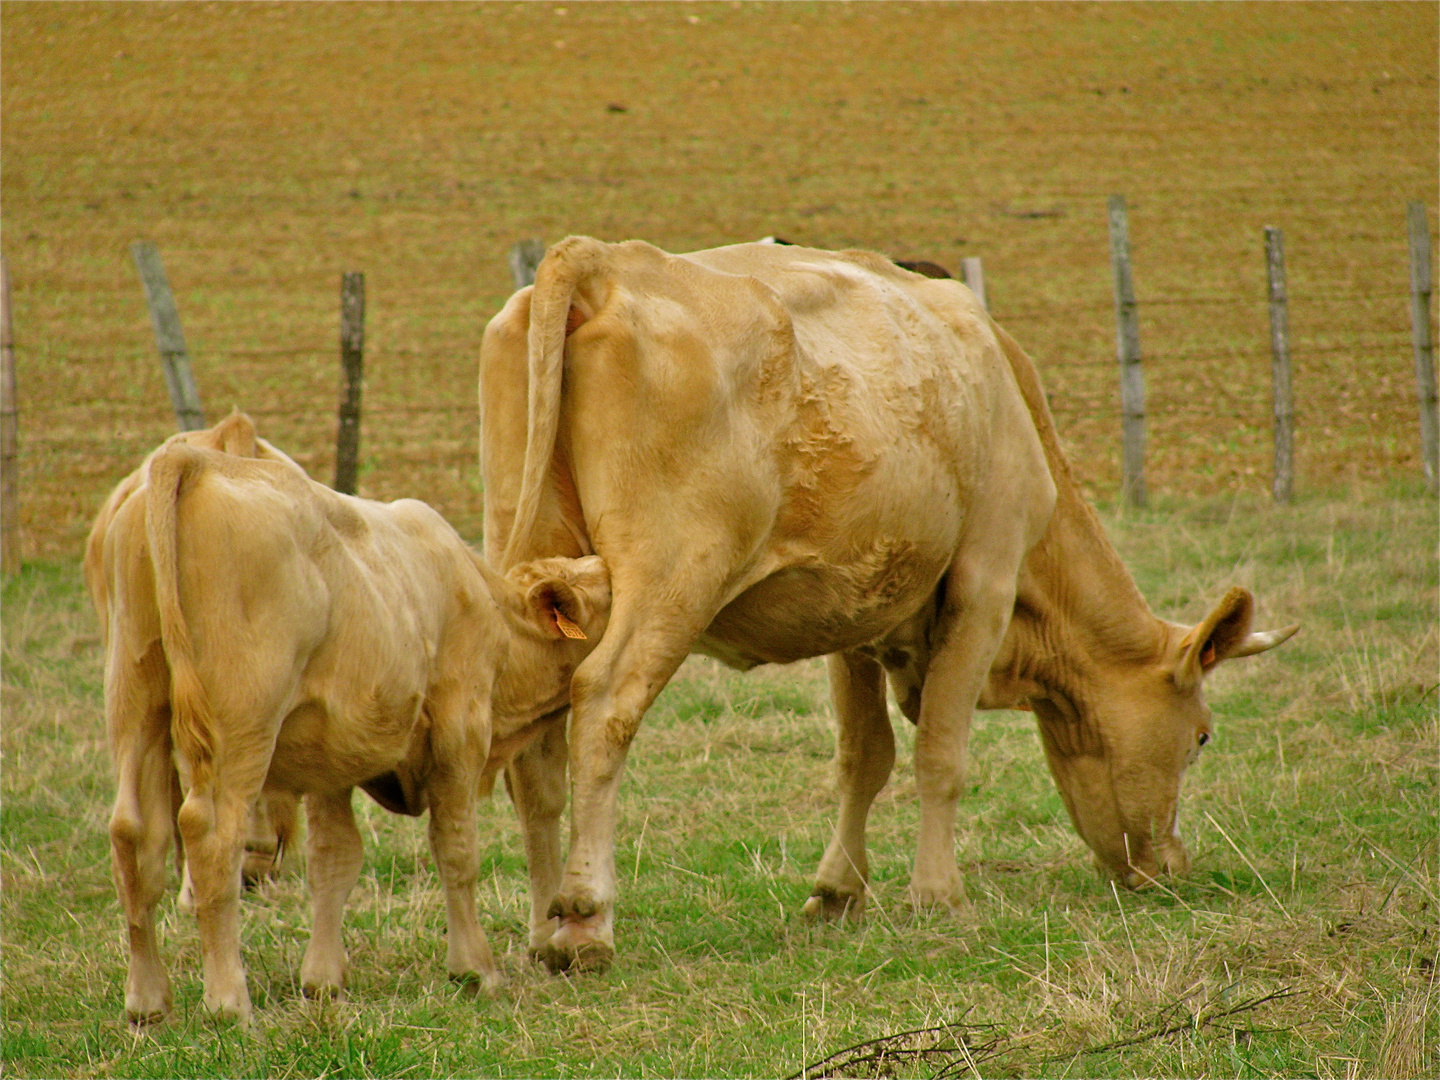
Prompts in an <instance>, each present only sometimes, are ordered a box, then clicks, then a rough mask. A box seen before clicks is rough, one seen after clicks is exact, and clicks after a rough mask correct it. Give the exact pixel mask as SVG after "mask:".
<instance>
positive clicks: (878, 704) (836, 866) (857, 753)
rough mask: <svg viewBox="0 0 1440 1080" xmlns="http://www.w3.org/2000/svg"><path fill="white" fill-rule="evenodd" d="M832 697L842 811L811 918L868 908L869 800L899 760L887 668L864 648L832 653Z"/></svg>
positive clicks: (808, 906) (809, 907) (809, 903)
mask: <svg viewBox="0 0 1440 1080" xmlns="http://www.w3.org/2000/svg"><path fill="white" fill-rule="evenodd" d="M827 663H828V666H829V669H830V697H831V701H832V702H833V704H834V706H835V719H836V722H837V726H838V728H839V732H838V746H837V748H836V754H835V768H836V781H837V786H838V787H839V789H840V815H839V819H838V820H837V821H836V823H835V834H834V836H832V837H831V839H830V846H829V847H828V848H826V850H825V855H824V857H823V858H822V859H821V860H820V868H819V870H818V871H817V872H816V875H815V889H814V891H813V892H812V893H811V895H810V899H808V900H806V901H805V909H804V910H805V914H806V915H807V916H809V917H810V918H823V919H836V918H840V917H842V916H848V917H850V918H852V919H855V918H859V916H860V914H861V912H862V911H863V910H864V907H865V884H866V882H867V881H868V880H869V878H870V867H869V863H868V861H867V860H866V857H865V821H866V818H867V817H868V816H869V813H870V804H871V803H873V802H874V801H875V796H876V795H877V794H879V792H880V790H881V789H882V788H883V787H884V786H885V784H886V782H887V781H888V780H889V779H890V770H891V769H892V768H893V767H894V765H895V733H894V731H893V730H892V729H891V727H890V714H889V712H888V710H887V709H886V707H885V672H884V669H883V668H882V667H881V666H880V664H879V663H878V662H876V661H875V660H872V659H871V658H870V657H868V656H863V655H861V654H860V653H854V652H850V653H833V654H832V655H831V656H830V657H829V658H828V660H827Z"/></svg>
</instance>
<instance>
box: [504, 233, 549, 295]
mask: <svg viewBox="0 0 1440 1080" xmlns="http://www.w3.org/2000/svg"><path fill="white" fill-rule="evenodd" d="M544 257H545V241H544V240H537V239H534V238H531V239H529V240H521V241H520V242H519V243H518V244H516V245H515V246H514V247H512V248H511V249H510V273H512V274H514V275H515V288H517V289H523V288H525V286H526V285H534V284H535V269H536V267H538V266H539V265H540V260H541V259H543V258H544Z"/></svg>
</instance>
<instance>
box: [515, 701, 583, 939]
mask: <svg viewBox="0 0 1440 1080" xmlns="http://www.w3.org/2000/svg"><path fill="white" fill-rule="evenodd" d="M568 753H569V748H568V746H567V745H566V740H565V723H564V718H563V717H562V718H561V719H560V720H558V721H557V722H556V723H554V724H552V725H551V726H550V727H549V729H547V730H546V731H545V732H544V733H542V734H541V735H540V737H539V738H537V739H536V740H535V741H534V742H533V743H531V744H530V745H529V746H527V747H526V748H525V749H524V750H522V751H521V752H520V753H519V754H517V755H516V756H515V760H514V761H512V762H511V763H510V765H509V766H508V767H507V768H506V770H505V788H506V790H507V791H509V792H510V801H511V802H512V803H513V804H514V806H515V815H516V817H518V818H519V819H520V832H521V835H522V836H523V837H524V840H525V862H526V865H527V867H528V868H529V871H530V955H531V956H532V957H538V956H539V953H540V949H541V947H542V946H543V945H544V944H545V942H547V941H549V940H550V935H551V934H553V933H555V929H556V927H557V926H558V925H559V920H558V919H552V918H551V917H550V914H549V909H550V901H551V900H552V899H553V898H554V896H555V894H556V893H557V892H558V891H559V889H560V868H561V864H562V861H563V860H562V858H561V848H560V815H561V814H562V813H564V811H565V762H566V756H567V755H568Z"/></svg>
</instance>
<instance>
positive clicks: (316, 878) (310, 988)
mask: <svg viewBox="0 0 1440 1080" xmlns="http://www.w3.org/2000/svg"><path fill="white" fill-rule="evenodd" d="M351 794H352V792H351V789H349V788H346V789H345V791H343V792H338V793H331V794H326V795H316V794H311V795H307V796H306V797H305V812H306V817H307V818H308V819H309V822H310V844H309V859H308V860H307V862H308V865H307V867H306V876H307V879H308V881H309V885H310V911H311V916H310V944H309V945H308V946H307V947H306V949H305V959H304V961H302V963H301V965H300V986H301V989H302V990H303V992H304V994H305V996H306V997H311V998H314V997H327V996H336V997H338V996H339V995H340V994H341V993H343V992H344V989H345V976H346V973H347V969H348V962H347V959H346V956H345V943H344V940H343V939H342V937H341V929H340V927H341V921H342V919H343V917H344V914H345V903H346V901H348V900H349V899H350V890H352V889H353V888H354V887H355V882H356V880H357V879H358V878H359V877H360V867H361V864H362V863H363V862H364V856H365V852H364V845H363V842H362V841H361V839H360V830H359V829H358V828H356V826H355V810H354V807H353V806H352V804H351Z"/></svg>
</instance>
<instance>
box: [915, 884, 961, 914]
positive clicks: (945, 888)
mask: <svg viewBox="0 0 1440 1080" xmlns="http://www.w3.org/2000/svg"><path fill="white" fill-rule="evenodd" d="M910 903H911V905H912V906H913V907H915V908H916V909H917V910H921V911H927V910H932V911H933V910H940V911H948V912H951V913H952V914H954V913H958V912H961V911H964V910H965V909H966V908H967V907H968V906H969V904H970V901H969V900H967V899H966V897H965V887H964V886H963V885H960V884H958V883H957V884H955V885H939V886H923V885H911V886H910Z"/></svg>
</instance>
